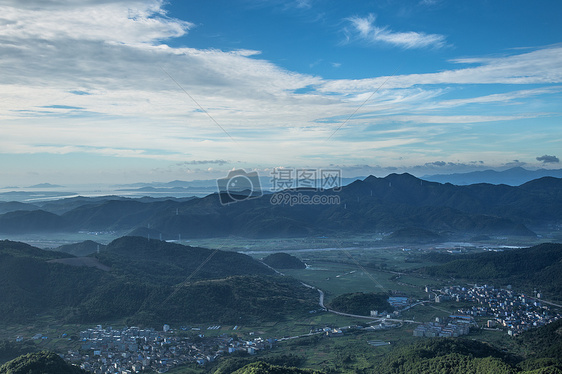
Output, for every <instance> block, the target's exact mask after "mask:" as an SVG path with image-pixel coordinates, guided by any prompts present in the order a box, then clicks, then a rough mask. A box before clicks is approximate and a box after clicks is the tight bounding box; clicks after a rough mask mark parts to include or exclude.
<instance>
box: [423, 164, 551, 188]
mask: <svg viewBox="0 0 562 374" xmlns="http://www.w3.org/2000/svg"><path fill="white" fill-rule="evenodd" d="M543 177H556V178H562V169H537V170H528V169H524V168H522V167H519V166H518V167H513V168H510V169H506V170H501V171H497V170H481V171H473V172H470V173H454V174H435V175H425V176H423V177H422V179H424V180H427V181H432V182H439V183H451V184H456V185H459V186H460V185H469V184H475V183H490V184H507V185H509V186H519V185H521V184H523V183H526V182H529V181H531V180H533V179H538V178H543Z"/></svg>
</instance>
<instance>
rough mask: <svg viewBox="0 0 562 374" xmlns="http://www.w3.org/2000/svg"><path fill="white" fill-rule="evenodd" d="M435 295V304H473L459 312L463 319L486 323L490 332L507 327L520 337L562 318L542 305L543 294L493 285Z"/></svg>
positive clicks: (459, 287)
mask: <svg viewBox="0 0 562 374" xmlns="http://www.w3.org/2000/svg"><path fill="white" fill-rule="evenodd" d="M426 291H428V292H435V294H436V296H435V301H436V302H443V301H448V300H454V301H458V302H472V303H474V304H475V305H474V306H472V307H465V308H459V309H458V311H457V313H458V314H459V315H464V316H471V317H474V318H479V319H484V320H486V319H487V321H486V325H487V327H488V328H495V327H503V328H505V329H506V330H507V332H508V334H509V335H517V334H520V333H521V332H523V331H525V330H527V329H529V328H532V327H540V326H544V325H546V324H549V323H551V322H553V321H555V320H557V319H559V318H560V317H562V316H561V315H560V314H559V313H556V312H554V311H553V310H551V309H550V308H549V307H548V305H546V304H545V303H543V302H542V301H541V294H540V293H537V292H535V295H534V297H529V296H526V295H524V294H518V293H516V292H514V291H512V290H511V289H510V287H508V289H500V288H495V287H493V286H489V285H483V286H477V285H474V286H473V287H461V286H453V287H446V288H443V289H440V290H429V289H426Z"/></svg>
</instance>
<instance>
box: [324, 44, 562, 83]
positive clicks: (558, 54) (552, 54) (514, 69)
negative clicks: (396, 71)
mask: <svg viewBox="0 0 562 374" xmlns="http://www.w3.org/2000/svg"><path fill="white" fill-rule="evenodd" d="M477 61H478V62H479V63H481V65H480V66H476V67H470V68H464V69H455V70H445V71H442V72H438V73H426V74H406V75H396V76H391V77H388V76H383V77H377V78H369V79H355V80H351V79H339V80H332V81H327V82H326V83H324V84H323V85H322V86H320V87H319V88H318V89H319V90H320V91H322V92H338V93H344V92H348V93H356V92H369V91H373V90H376V89H377V88H378V87H380V86H383V88H385V89H394V88H407V87H413V86H417V85H438V84H441V85H444V84H491V83H496V84H553V83H562V46H560V45H556V46H551V47H547V48H544V49H540V50H537V51H532V52H527V53H522V54H516V55H512V56H506V57H495V58H485V59H478V60H477ZM383 84H384V85H383Z"/></svg>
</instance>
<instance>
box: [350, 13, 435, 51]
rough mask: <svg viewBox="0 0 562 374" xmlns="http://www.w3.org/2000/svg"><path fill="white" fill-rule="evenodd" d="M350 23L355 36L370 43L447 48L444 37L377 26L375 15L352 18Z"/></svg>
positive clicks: (404, 46) (411, 47)
mask: <svg viewBox="0 0 562 374" xmlns="http://www.w3.org/2000/svg"><path fill="white" fill-rule="evenodd" d="M348 21H349V22H350V23H351V26H352V28H353V29H352V31H353V32H354V34H355V35H356V36H357V37H358V38H360V39H362V40H365V41H367V42H369V43H381V44H388V45H392V46H395V47H400V48H404V49H416V48H429V47H432V48H441V47H443V46H445V37H444V36H443V35H439V34H426V33H423V32H415V31H408V32H395V31H392V30H390V29H389V27H388V26H383V27H379V26H376V25H375V16H374V15H373V14H370V15H368V16H367V17H351V18H349V19H348Z"/></svg>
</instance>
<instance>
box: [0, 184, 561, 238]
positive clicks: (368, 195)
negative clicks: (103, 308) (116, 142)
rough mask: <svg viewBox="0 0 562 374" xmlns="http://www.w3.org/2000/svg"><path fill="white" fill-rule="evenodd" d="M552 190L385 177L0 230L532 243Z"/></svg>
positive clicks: (95, 210) (8, 220)
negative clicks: (524, 239)
mask: <svg viewBox="0 0 562 374" xmlns="http://www.w3.org/2000/svg"><path fill="white" fill-rule="evenodd" d="M561 184H562V179H558V178H552V177H545V178H541V179H537V180H534V181H531V182H528V183H525V184H523V185H521V186H517V187H514V186H508V185H492V184H474V185H468V186H456V185H452V184H448V183H447V184H441V183H437V182H428V181H423V180H421V179H418V178H416V177H414V176H412V175H410V174H390V175H388V176H387V177H384V178H377V177H374V176H370V177H368V178H365V180H363V181H359V180H358V181H355V182H353V183H351V184H349V185H347V186H345V187H343V188H342V190H341V191H339V192H335V191H332V190H326V191H306V190H297V191H285V192H283V195H279V196H281V197H283V198H287V200H286V201H285V203H282V199H278V200H277V203H278V204H275V201H273V203H272V200H271V199H272V198H274V197H275V196H276V195H264V196H262V197H260V198H254V199H249V200H244V201H240V202H237V203H235V204H230V205H222V204H221V199H220V198H219V195H217V194H213V195H208V196H206V197H204V198H190V199H154V198H142V199H130V198H119V197H108V198H103V199H98V200H96V199H93V200H90V199H86V200H85V199H84V198H75V199H65V200H63V201H62V202H60V203H58V204H60V205H57V202H52V203H49V204H45V205H44V206H43V207H42V208H48V209H50V210H55V211H62V212H63V213H61V214H59V215H55V214H52V213H47V212H45V211H44V210H37V211H32V212H21V211H19V212H10V213H5V214H3V215H0V230H2V232H11V231H10V230H14V232H19V233H22V232H27V233H31V232H36V231H52V232H54V231H57V230H58V231H78V230H95V231H108V230H112V231H122V232H132V233H133V234H134V235H141V236H147V237H148V235H150V237H151V238H152V237H154V238H160V237H162V239H166V240H168V239H177V238H178V237H179V236H180V235H181V237H182V238H202V237H225V236H230V235H235V236H244V237H258V238H266V237H306V236H309V235H328V236H330V235H333V234H338V235H340V234H355V233H376V232H394V231H397V230H401V229H409V230H410V231H411V230H426V231H430V232H433V233H435V234H437V235H441V236H443V234H445V236H443V237H444V238H445V237H447V236H448V235H457V234H465V233H467V234H470V235H471V236H474V235H522V236H533V235H535V234H534V233H533V231H532V230H533V229H535V228H541V227H546V225H548V224H553V223H554V224H556V223H558V222H559V221H560V219H561V218H562V217H561V214H562V213H561V212H562V195H561V194H560V190H561V188H560V187H561ZM329 197H334V198H337V199H338V201H337V202H339V204H338V203H337V202H336V204H325V205H322V204H317V205H310V204H294V205H291V204H289V203H287V202H290V201H291V200H292V199H294V198H296V199H300V200H301V201H302V199H303V198H308V199H311V198H326V199H327V198H329ZM242 200H243V199H242ZM72 207H74V208H72ZM68 209H70V210H68ZM420 232H421V231H420ZM399 234H400V235H402V234H404V235H406V234H407V233H406V232H404V231H402V232H398V234H396V235H399ZM404 235H402V236H404ZM410 236H411V235H410ZM425 237H426V239H427V238H428V237H427V235H426V236H425ZM434 239H435V240H437V239H439V238H438V237H434Z"/></svg>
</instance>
